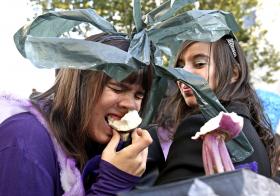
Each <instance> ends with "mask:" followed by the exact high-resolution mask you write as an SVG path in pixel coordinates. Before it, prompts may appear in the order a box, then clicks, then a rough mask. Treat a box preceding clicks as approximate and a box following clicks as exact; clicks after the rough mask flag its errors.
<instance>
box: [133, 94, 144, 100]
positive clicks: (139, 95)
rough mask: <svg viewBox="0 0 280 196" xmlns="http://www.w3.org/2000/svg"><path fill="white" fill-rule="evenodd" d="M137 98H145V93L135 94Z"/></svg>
mask: <svg viewBox="0 0 280 196" xmlns="http://www.w3.org/2000/svg"><path fill="white" fill-rule="evenodd" d="M135 98H136V99H138V100H142V99H143V98H144V93H138V94H136V95H135Z"/></svg>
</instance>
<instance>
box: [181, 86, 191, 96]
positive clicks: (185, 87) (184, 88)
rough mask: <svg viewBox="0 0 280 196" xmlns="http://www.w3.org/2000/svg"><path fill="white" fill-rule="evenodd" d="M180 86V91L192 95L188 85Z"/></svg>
mask: <svg viewBox="0 0 280 196" xmlns="http://www.w3.org/2000/svg"><path fill="white" fill-rule="evenodd" d="M180 88H181V91H182V92H183V93H184V94H186V95H193V91H192V89H191V88H190V87H188V86H186V85H184V84H182V85H181V87H180Z"/></svg>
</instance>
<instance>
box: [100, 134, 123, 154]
mask: <svg viewBox="0 0 280 196" xmlns="http://www.w3.org/2000/svg"><path fill="white" fill-rule="evenodd" d="M119 142H120V134H118V132H117V131H115V130H113V136H112V138H111V140H110V141H109V143H108V144H107V146H106V148H105V149H104V151H105V152H106V151H108V152H110V153H111V152H116V149H117V146H118V144H119ZM104 151H103V152H104Z"/></svg>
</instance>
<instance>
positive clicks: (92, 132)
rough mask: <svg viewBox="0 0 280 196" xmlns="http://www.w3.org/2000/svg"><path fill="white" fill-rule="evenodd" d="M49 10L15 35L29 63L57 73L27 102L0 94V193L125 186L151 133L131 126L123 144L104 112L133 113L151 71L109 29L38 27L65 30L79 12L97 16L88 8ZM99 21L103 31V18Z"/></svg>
mask: <svg viewBox="0 0 280 196" xmlns="http://www.w3.org/2000/svg"><path fill="white" fill-rule="evenodd" d="M81 13H84V14H82V15H81ZM52 14H54V15H55V17H53V15H52ZM52 14H47V15H45V16H43V17H42V18H44V17H45V18H44V19H46V16H47V17H48V16H49V17H50V18H51V19H50V20H41V19H42V18H40V17H39V18H37V20H35V22H34V23H33V25H34V26H32V24H31V26H29V27H27V29H28V30H26V28H25V30H26V31H20V32H18V34H16V36H15V41H16V44H18V45H17V47H18V49H19V51H20V52H21V53H22V54H23V55H24V56H26V57H27V58H28V59H30V60H31V61H32V62H33V64H35V65H36V66H45V67H48V68H51V67H52V66H54V67H55V68H59V72H58V74H57V76H56V82H55V84H54V86H53V87H52V88H50V90H48V91H47V92H45V93H42V94H41V95H39V96H37V97H34V98H33V99H32V100H22V99H19V98H16V97H13V96H12V95H3V96H1V98H0V105H1V113H0V135H1V136H0V156H1V162H0V178H1V179H0V181H1V185H0V192H1V193H5V194H6V195H20V194H24V195H48V196H49V195H75V196H78V195H116V194H117V193H118V192H121V191H129V190H131V189H132V188H133V187H134V186H135V184H137V182H138V181H139V180H140V177H141V176H142V174H143V173H144V171H145V169H146V161H147V154H148V146H149V145H150V144H151V142H152V138H151V136H150V134H149V133H148V132H147V131H146V130H144V129H141V128H136V129H135V130H134V131H133V133H132V136H131V137H132V141H131V144H130V145H128V146H126V147H125V146H123V143H122V142H121V141H120V135H119V134H118V133H117V132H116V131H115V130H114V129H113V128H112V127H110V126H109V124H108V117H113V118H115V119H121V118H122V116H124V115H125V114H126V113H127V112H128V111H130V110H136V111H138V112H140V113H141V111H142V108H143V107H144V105H145V102H146V99H147V95H148V93H149V90H150V85H151V69H150V67H149V66H142V64H141V62H138V61H137V60H134V61H133V57H131V56H130V55H129V54H128V53H127V52H126V51H127V50H128V47H129V45H130V41H129V40H128V39H127V38H126V37H125V36H124V35H122V34H119V33H117V32H111V33H108V32H105V33H102V34H97V35H94V36H92V37H90V38H88V40H72V39H63V38H62V39H61V38H58V37H52V36H53V35H54V34H53V32H51V30H50V32H48V33H47V32H46V31H44V28H45V26H44V25H45V23H44V22H50V23H51V24H61V23H60V22H61V21H60V20H64V21H63V22H62V23H63V24H65V25H64V26H63V27H61V28H64V27H67V28H70V26H71V25H75V21H79V20H76V19H78V18H79V17H80V18H81V17H84V16H85V15H88V16H91V17H93V18H94V17H97V16H96V15H94V13H93V12H89V11H88V10H84V11H81V10H78V11H69V12H61V13H59V12H58V13H52ZM68 14H69V15H68ZM73 15H75V17H76V18H75V17H74V20H72V19H73ZM56 17H57V18H56ZM52 22H53V23H52ZM98 22H100V20H97V23H98ZM93 23H94V22H93ZM107 24H108V23H107ZM97 26H98V25H97ZM100 26H101V28H103V29H106V28H105V27H106V24H105V23H103V26H102V25H100ZM100 26H99V27H100ZM42 27H43V28H42ZM40 28H42V29H41V30H42V32H41V33H42V34H40V33H38V32H40ZM110 30H113V28H111V29H109V30H108V28H107V31H110ZM34 32H35V33H34ZM56 32H57V31H56ZM61 32H62V31H61ZM43 34H44V36H43ZM48 36H50V38H48ZM19 40H21V41H19ZM37 40H39V41H38V42H36V41H37ZM54 42H55V44H54ZM22 43H23V44H22ZM58 43H59V44H58ZM69 43H70V44H69ZM73 43H75V44H74V45H73ZM38 45H40V47H39V48H36V47H37V46H38ZM60 46H62V47H61V48H60ZM42 48H43V49H42ZM40 49H42V51H41V50H40ZM101 49H103V50H105V51H102V50H101ZM53 51H55V52H54V53H53ZM73 51H76V52H73ZM69 52H73V53H72V54H71V53H69ZM100 53H102V54H100ZM48 55H49V56H48ZM114 55H117V56H114ZM44 57H46V58H44ZM48 57H49V58H48ZM117 59H118V60H117ZM65 62H67V63H66V64H65ZM53 63H55V64H53ZM68 63H69V64H68ZM71 63H72V64H71ZM136 64H137V65H136ZM139 64H141V65H140V66H139V67H138V65H139ZM98 66H99V67H98ZM122 69H123V70H124V71H121V70H122ZM120 78H121V80H119V79H120Z"/></svg>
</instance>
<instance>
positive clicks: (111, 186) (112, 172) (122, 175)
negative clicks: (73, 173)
mask: <svg viewBox="0 0 280 196" xmlns="http://www.w3.org/2000/svg"><path fill="white" fill-rule="evenodd" d="M98 165H99V166H98ZM96 167H99V168H96ZM87 168H91V169H92V170H94V171H91V172H94V173H95V175H96V176H95V181H94V183H93V184H92V185H91V187H90V188H89V189H88V190H87V191H86V193H87V195H117V193H119V192H123V191H130V190H131V189H132V188H133V187H134V186H135V184H136V183H137V182H138V181H139V179H140V177H137V176H133V175H130V174H128V173H126V172H123V171H121V170H119V169H118V168H116V167H115V166H113V165H112V164H110V163H109V162H107V161H104V160H100V157H98V158H96V157H95V158H94V159H93V160H91V163H90V164H88V165H87ZM83 176H84V175H83Z"/></svg>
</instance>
